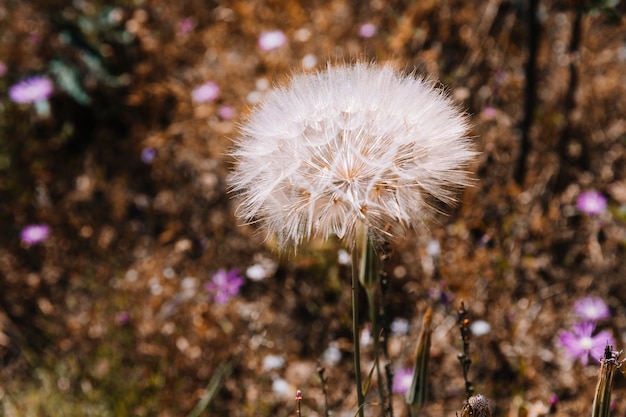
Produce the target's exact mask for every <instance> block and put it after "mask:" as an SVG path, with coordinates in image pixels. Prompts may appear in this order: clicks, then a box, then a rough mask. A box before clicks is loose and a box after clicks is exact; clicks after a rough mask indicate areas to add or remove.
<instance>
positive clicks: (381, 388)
mask: <svg viewBox="0 0 626 417" xmlns="http://www.w3.org/2000/svg"><path fill="white" fill-rule="evenodd" d="M366 294H367V301H368V303H369V312H370V320H371V322H372V337H374V366H375V367H376V381H377V383H378V398H379V399H380V408H381V411H382V414H381V416H384V415H385V414H386V411H385V402H386V395H385V385H384V381H383V376H382V374H381V372H380V361H379V360H378V356H379V352H378V350H379V346H380V342H379V340H380V337H379V334H378V326H377V321H378V320H377V314H376V301H375V299H374V288H373V287H370V288H367V289H366Z"/></svg>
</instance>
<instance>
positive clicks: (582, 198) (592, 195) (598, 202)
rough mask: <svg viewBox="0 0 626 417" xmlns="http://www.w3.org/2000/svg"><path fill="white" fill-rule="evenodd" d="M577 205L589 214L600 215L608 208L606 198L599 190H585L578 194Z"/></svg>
mask: <svg viewBox="0 0 626 417" xmlns="http://www.w3.org/2000/svg"><path fill="white" fill-rule="evenodd" d="M576 206H577V207H578V209H579V210H580V211H582V212H584V213H587V214H589V215H599V214H602V213H604V211H605V210H606V198H605V197H604V196H603V195H602V194H600V193H599V192H597V191H585V192H583V193H581V194H580V195H579V196H578V200H577V201H576Z"/></svg>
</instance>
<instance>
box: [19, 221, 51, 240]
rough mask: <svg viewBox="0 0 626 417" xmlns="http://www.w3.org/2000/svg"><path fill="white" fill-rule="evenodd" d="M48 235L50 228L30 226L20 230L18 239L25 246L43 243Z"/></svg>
mask: <svg viewBox="0 0 626 417" xmlns="http://www.w3.org/2000/svg"><path fill="white" fill-rule="evenodd" d="M49 235H50V228H49V227H48V226H47V225H45V224H31V225H28V226H26V227H25V228H24V229H22V233H21V234H20V238H21V239H22V243H24V244H26V245H34V244H36V243H39V242H43V241H44V240H46V238H47V237H48V236H49Z"/></svg>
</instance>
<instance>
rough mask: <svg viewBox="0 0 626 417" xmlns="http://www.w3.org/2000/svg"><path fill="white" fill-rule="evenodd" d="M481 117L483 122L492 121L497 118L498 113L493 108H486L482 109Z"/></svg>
mask: <svg viewBox="0 0 626 417" xmlns="http://www.w3.org/2000/svg"><path fill="white" fill-rule="evenodd" d="M482 116H483V119H485V120H493V119H495V118H496V117H497V116H498V111H497V110H496V108H495V107H492V106H487V107H485V108H484V109H483V111H482Z"/></svg>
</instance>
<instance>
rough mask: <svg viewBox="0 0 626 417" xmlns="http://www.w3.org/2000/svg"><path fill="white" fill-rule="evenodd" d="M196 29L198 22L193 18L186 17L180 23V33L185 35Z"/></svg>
mask: <svg viewBox="0 0 626 417" xmlns="http://www.w3.org/2000/svg"><path fill="white" fill-rule="evenodd" d="M195 27H196V22H194V20H193V18H191V17H186V18H184V19H183V20H181V21H180V22H179V23H178V31H179V32H180V33H181V34H183V35H186V34H187V33H189V32H191V31H192V30H193V28H195Z"/></svg>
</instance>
